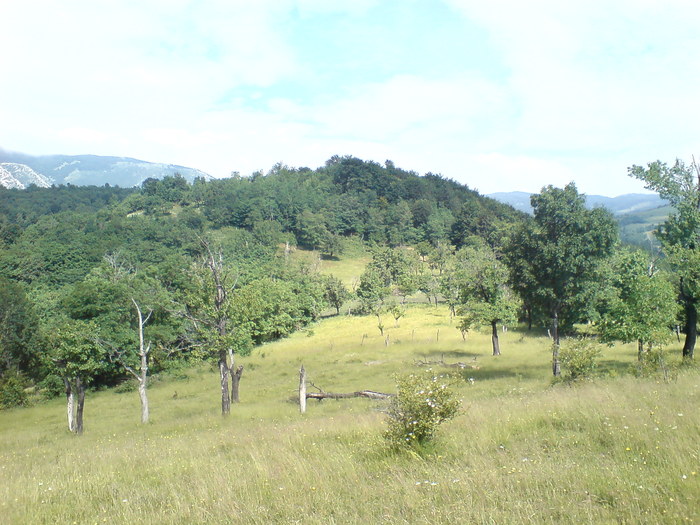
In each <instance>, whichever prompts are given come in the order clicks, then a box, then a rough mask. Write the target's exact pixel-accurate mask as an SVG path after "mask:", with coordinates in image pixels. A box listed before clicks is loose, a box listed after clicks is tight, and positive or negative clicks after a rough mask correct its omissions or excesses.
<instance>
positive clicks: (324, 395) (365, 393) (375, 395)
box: [306, 390, 394, 401]
mask: <svg viewBox="0 0 700 525" xmlns="http://www.w3.org/2000/svg"><path fill="white" fill-rule="evenodd" d="M393 396H394V394H385V393H383V392H374V391H373V390H360V391H358V392H349V393H342V394H339V393H336V392H307V393H306V399H318V400H319V401H321V400H323V399H348V398H351V397H366V398H369V399H388V398H390V397H393Z"/></svg>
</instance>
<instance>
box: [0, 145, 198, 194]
mask: <svg viewBox="0 0 700 525" xmlns="http://www.w3.org/2000/svg"><path fill="white" fill-rule="evenodd" d="M0 163H2V166H6V163H10V164H12V165H14V166H18V167H17V168H16V171H22V170H24V171H25V172H27V173H28V171H31V172H34V173H35V174H37V175H38V176H39V179H38V180H44V179H45V181H44V183H39V182H36V181H30V182H28V183H22V181H21V180H20V182H21V183H22V184H23V186H18V185H17V184H16V183H13V181H12V180H11V179H9V178H8V177H7V176H6V175H5V176H4V177H3V176H2V175H1V174H0V185H2V186H4V187H6V188H9V187H26V186H27V185H29V184H31V183H33V184H36V185H37V186H44V185H45V184H47V185H48V186H50V185H51V184H57V185H58V184H73V185H76V186H88V185H94V186H102V185H104V184H110V185H112V186H121V187H131V186H138V185H139V184H141V183H142V182H143V181H144V180H146V179H148V178H156V179H160V178H162V177H164V176H166V175H173V174H174V173H179V174H180V175H182V176H183V177H185V178H186V179H188V180H190V181H192V180H194V179H195V178H196V177H204V178H205V179H210V178H211V176H210V175H208V174H207V173H204V172H202V171H199V170H197V169H193V168H187V167H184V166H177V165H174V164H160V163H154V162H146V161H143V160H138V159H132V158H128V157H103V156H98V155H45V156H40V157H34V156H31V155H25V154H23V153H14V152H8V151H4V150H2V149H0ZM21 166H24V168H21ZM8 171H9V170H8ZM11 174H13V173H12V172H11ZM41 177H43V179H41ZM15 178H16V176H15ZM5 179H6V180H7V183H5V182H4V180H5ZM13 184H14V185H13Z"/></svg>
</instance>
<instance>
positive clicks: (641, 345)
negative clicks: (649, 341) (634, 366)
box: [637, 339, 644, 363]
mask: <svg viewBox="0 0 700 525" xmlns="http://www.w3.org/2000/svg"><path fill="white" fill-rule="evenodd" d="M642 359H644V342H643V341H642V340H641V339H637V361H639V362H640V363H641V362H642Z"/></svg>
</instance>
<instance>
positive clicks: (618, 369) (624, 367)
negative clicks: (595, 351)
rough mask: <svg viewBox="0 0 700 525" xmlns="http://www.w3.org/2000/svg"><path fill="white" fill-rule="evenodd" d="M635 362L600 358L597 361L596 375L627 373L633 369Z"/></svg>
mask: <svg viewBox="0 0 700 525" xmlns="http://www.w3.org/2000/svg"><path fill="white" fill-rule="evenodd" d="M635 363H636V361H635ZM635 363H630V362H629V361H620V360H617V359H601V360H599V361H598V366H597V373H598V375H606V374H611V375H628V374H631V373H632V372H633V371H634V364H635Z"/></svg>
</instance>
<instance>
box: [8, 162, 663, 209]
mask: <svg viewBox="0 0 700 525" xmlns="http://www.w3.org/2000/svg"><path fill="white" fill-rule="evenodd" d="M175 173H179V174H180V175H182V176H183V177H185V179H187V180H188V181H190V182H191V181H192V180H194V179H195V178H196V177H203V178H205V179H207V180H209V179H211V178H212V177H211V175H209V174H207V173H204V172H203V171H200V170H198V169H194V168H188V167H185V166H178V165H175V164H163V163H155V162H147V161H144V160H139V159H133V158H129V157H108V156H99V155H43V156H32V155H26V154H23V153H16V152H10V151H5V150H3V149H1V148H0V186H2V187H5V188H17V189H24V188H27V187H29V186H30V185H32V184H34V185H35V186H38V187H40V188H49V187H51V186H52V185H54V184H55V185H60V184H64V185H65V184H73V185H75V186H91V185H92V186H103V185H105V184H109V185H111V186H120V187H122V188H129V187H132V186H139V185H140V184H141V183H142V182H143V181H144V180H146V179H148V178H155V179H161V178H163V177H165V176H166V175H173V174H175ZM531 195H532V194H531V193H527V192H523V191H511V192H498V193H491V194H488V195H486V196H487V197H491V198H492V199H495V200H497V201H499V202H502V203H505V204H510V205H511V206H513V207H514V208H515V209H517V210H520V211H524V212H526V213H532V207H531V206H530V196H531ZM586 201H587V205H588V207H591V208H592V207H595V206H603V207H605V208H607V209H608V210H610V211H611V212H612V213H614V214H615V215H626V214H630V213H639V212H644V211H648V210H653V209H656V208H659V207H661V206H665V205H667V204H668V203H667V202H666V201H664V200H663V199H661V198H660V197H659V196H658V195H656V194H641V193H631V194H627V195H620V196H618V197H605V196H602V195H587V196H586Z"/></svg>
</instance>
